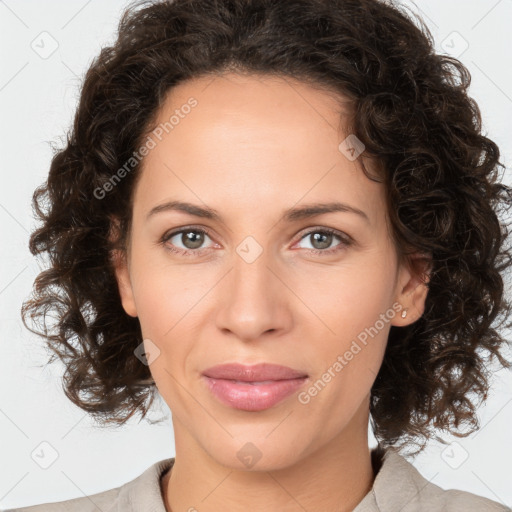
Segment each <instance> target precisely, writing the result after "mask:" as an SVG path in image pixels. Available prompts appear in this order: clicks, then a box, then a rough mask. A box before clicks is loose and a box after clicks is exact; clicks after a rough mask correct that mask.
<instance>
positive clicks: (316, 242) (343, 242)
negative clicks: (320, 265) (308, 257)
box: [301, 228, 352, 254]
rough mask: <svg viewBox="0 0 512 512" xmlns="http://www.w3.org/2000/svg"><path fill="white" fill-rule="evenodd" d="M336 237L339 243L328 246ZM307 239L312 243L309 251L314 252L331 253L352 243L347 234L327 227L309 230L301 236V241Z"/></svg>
mask: <svg viewBox="0 0 512 512" xmlns="http://www.w3.org/2000/svg"><path fill="white" fill-rule="evenodd" d="M336 238H337V239H338V240H340V243H338V244H336V245H335V246H334V247H333V248H329V247H331V246H332V243H333V241H334V240H335V239H336ZM308 239H309V240H310V242H311V245H312V248H311V249H309V251H310V252H313V253H314V254H331V253H334V252H338V251H340V250H343V249H344V248H346V247H348V246H350V245H351V244H352V239H351V238H350V237H349V236H348V235H345V234H343V233H341V232H338V231H336V230H334V229H329V228H321V229H320V228H316V229H314V230H310V231H308V232H307V233H306V234H305V235H303V236H302V238H301V241H302V240H308Z"/></svg>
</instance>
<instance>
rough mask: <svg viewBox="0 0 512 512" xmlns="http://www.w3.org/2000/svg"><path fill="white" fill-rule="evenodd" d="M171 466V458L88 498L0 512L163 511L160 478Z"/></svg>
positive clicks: (1, 511) (0, 511)
mask: <svg viewBox="0 0 512 512" xmlns="http://www.w3.org/2000/svg"><path fill="white" fill-rule="evenodd" d="M173 463H174V458H172V459H164V460H161V461H158V462H155V463H154V464H153V465H152V466H150V467H149V468H147V469H146V470H145V471H144V472H143V473H142V474H141V475H139V476H138V477H136V478H134V479H133V480H130V481H129V482H127V483H125V484H123V485H121V486H119V487H116V488H114V489H109V490H107V491H103V492H99V493H96V494H92V495H90V496H83V497H80V498H74V499H71V500H66V501H58V502H54V503H45V504H41V505H32V506H29V507H22V508H16V509H8V510H0V512H98V510H101V511H102V512H132V511H133V512H136V511H138V510H141V509H142V508H141V507H142V504H145V505H146V506H151V507H152V508H148V510H150V509H151V510H155V511H157V510H164V511H165V507H164V503H163V498H162V494H161V488H160V477H161V476H162V474H163V473H164V472H165V471H166V470H168V469H169V468H170V467H171V466H172V464H173ZM162 507H164V508H162Z"/></svg>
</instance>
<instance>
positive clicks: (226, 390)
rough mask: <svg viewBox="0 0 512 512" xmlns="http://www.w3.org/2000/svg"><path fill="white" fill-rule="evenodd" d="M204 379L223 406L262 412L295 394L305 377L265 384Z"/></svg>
mask: <svg viewBox="0 0 512 512" xmlns="http://www.w3.org/2000/svg"><path fill="white" fill-rule="evenodd" d="M205 379H206V384H207V385H208V388H209V389H210V391H211V392H212V393H213V395H215V396H216V397H217V398H218V399H219V400H220V401H221V402H222V403H223V404H225V405H229V406H230V407H233V408H235V409H241V410H243V411H263V410H265V409H269V408H270V407H272V406H274V405H276V404H277V403H279V402H281V401H282V400H284V399H285V398H286V397H288V396H290V395H291V394H293V393H295V392H296V391H297V390H298V389H299V388H300V387H301V386H302V385H303V384H304V382H305V381H306V380H307V377H303V378H301V379H289V380H276V381H272V382H269V383H267V384H250V383H246V382H244V383H242V382H236V381H234V380H225V379H212V378H210V377H206V376H205Z"/></svg>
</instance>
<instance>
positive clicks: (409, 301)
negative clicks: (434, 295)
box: [391, 253, 432, 327]
mask: <svg viewBox="0 0 512 512" xmlns="http://www.w3.org/2000/svg"><path fill="white" fill-rule="evenodd" d="M431 270H432V257H431V255H429V254H425V253H414V254H412V255H409V256H408V257H407V261H406V262H404V263H403V264H402V266H401V268H400V270H399V273H398V279H397V288H396V296H395V301H396V302H398V304H400V305H401V307H402V308H401V309H400V311H399V312H398V314H397V315H396V316H395V317H394V318H393V320H392V321H391V325H396V326H398V327H403V326H405V325H409V324H412V323H414V322H415V321H416V320H418V319H419V318H420V317H421V315H423V313H424V311H425V301H426V299H427V294H428V283H429V281H430V272H431ZM404 311H405V315H406V316H405V317H404V316H403V314H404Z"/></svg>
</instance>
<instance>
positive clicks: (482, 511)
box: [372, 448, 512, 512]
mask: <svg viewBox="0 0 512 512" xmlns="http://www.w3.org/2000/svg"><path fill="white" fill-rule="evenodd" d="M380 457H381V461H382V462H381V467H380V470H379V471H378V473H377V476H376V478H375V481H374V484H373V488H372V493H373V498H374V500H375V502H376V505H377V507H378V508H377V510H380V511H382V512H392V511H393V512H394V511H396V510H401V512H413V511H414V512H421V511H429V512H433V511H443V512H459V511H460V510H464V511H465V512H512V509H511V508H510V507H507V506H506V505H504V504H501V503H498V502H496V501H493V500H490V499H488V498H484V497H483V496H478V495H476V494H473V493H470V492H467V491H461V490H457V489H442V488H441V487H439V486H438V485H435V484H433V483H432V482H430V481H429V480H427V479H426V478H424V477H423V476H422V475H421V473H420V472H419V471H418V470H417V469H416V468H415V467H414V466H413V465H412V464H411V463H410V462H409V461H408V460H406V459H405V458H404V457H403V456H402V455H400V454H399V453H398V451H396V450H395V449H393V448H387V449H381V451H380Z"/></svg>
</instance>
